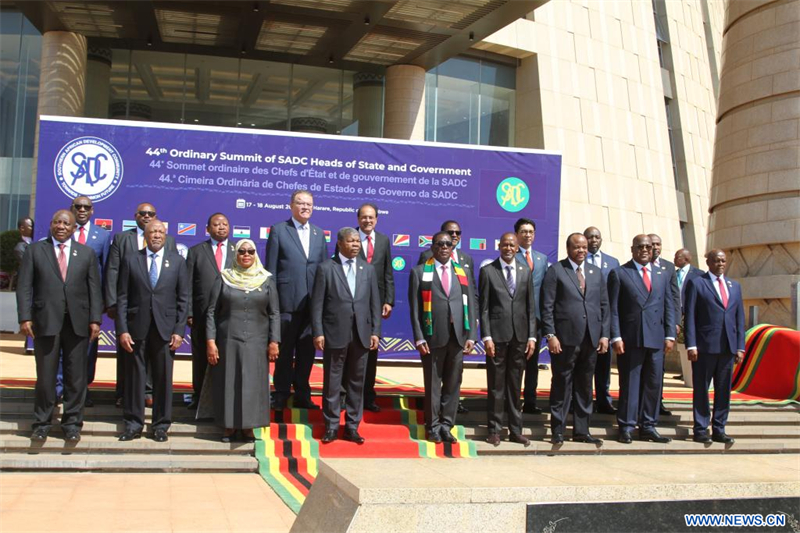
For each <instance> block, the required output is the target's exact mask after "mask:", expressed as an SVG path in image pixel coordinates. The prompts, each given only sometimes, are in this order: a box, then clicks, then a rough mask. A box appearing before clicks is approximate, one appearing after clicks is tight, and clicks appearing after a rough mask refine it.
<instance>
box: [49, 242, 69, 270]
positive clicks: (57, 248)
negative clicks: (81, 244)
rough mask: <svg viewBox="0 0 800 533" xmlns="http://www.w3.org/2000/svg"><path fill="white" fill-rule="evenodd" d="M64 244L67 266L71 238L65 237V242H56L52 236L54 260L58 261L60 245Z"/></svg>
mask: <svg viewBox="0 0 800 533" xmlns="http://www.w3.org/2000/svg"><path fill="white" fill-rule="evenodd" d="M62 244H63V245H64V256H65V257H66V258H67V266H68V267H69V256H70V255H71V254H70V253H69V252H70V249H71V245H72V239H67V240H66V242H58V241H57V240H56V238H55V237H53V248H54V249H55V251H56V262H58V256H59V254H60V253H61V248H59V246H60V245H62Z"/></svg>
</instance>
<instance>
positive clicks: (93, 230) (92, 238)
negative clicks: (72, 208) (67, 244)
mask: <svg viewBox="0 0 800 533" xmlns="http://www.w3.org/2000/svg"><path fill="white" fill-rule="evenodd" d="M78 235H79V234H78V230H77V229H76V230H75V233H74V234H73V235H72V240H73V241H75V242H78ZM86 246H88V247H89V248H91V249H92V250H94V253H95V255H97V266H99V267H100V274H101V277H102V274H103V270H104V269H105V266H106V262H107V261H108V253H109V250H110V248H111V233H109V231H108V230H107V229H105V228H101V227H100V226H98V225H97V224H91V225H90V226H89V233H88V234H87V235H86Z"/></svg>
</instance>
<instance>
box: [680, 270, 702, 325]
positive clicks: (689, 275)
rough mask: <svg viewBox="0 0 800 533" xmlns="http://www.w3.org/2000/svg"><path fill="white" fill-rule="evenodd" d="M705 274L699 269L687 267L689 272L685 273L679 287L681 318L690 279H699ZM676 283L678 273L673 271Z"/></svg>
mask: <svg viewBox="0 0 800 533" xmlns="http://www.w3.org/2000/svg"><path fill="white" fill-rule="evenodd" d="M703 274H705V272H704V271H702V270H700V269H699V268H697V267H695V266H693V265H691V266H689V272H687V273H686V277H685V278H684V280H683V284H682V285H681V286H680V293H681V316H683V313H684V310H683V306H684V302H685V301H686V286H687V284H688V282H689V280H690V279H694V278H699V277H700V276H702V275H703ZM677 282H678V271H677V270H676V271H675V283H677Z"/></svg>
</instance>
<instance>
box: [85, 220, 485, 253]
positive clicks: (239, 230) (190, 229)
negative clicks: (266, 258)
mask: <svg viewBox="0 0 800 533" xmlns="http://www.w3.org/2000/svg"><path fill="white" fill-rule="evenodd" d="M94 223H95V225H97V226H100V227H101V228H104V229H106V230H108V231H112V230H113V229H114V220H113V219H110V218H96V219H94ZM164 225H165V226H166V228H167V233H169V223H168V222H164ZM135 227H136V221H135V220H123V221H122V231H127V230H130V229H134V228H135ZM270 229H271V228H270V227H268V226H267V227H265V226H261V227H260V228H259V229H258V238H259V239H261V240H267V239H269V232H270ZM323 231H324V232H325V242H331V235H332V233H331V230H327V229H326V230H323ZM203 232H204V233H205V236H206V237H208V232H207V231H205V229H204V230H203ZM178 235H182V236H187V237H191V236H195V235H197V224H196V223H194V222H178ZM231 236H232V237H233V238H234V239H249V238H251V237H250V226H233V227H232V229H231ZM417 238H418V240H417V244H418V247H419V248H430V247H431V245H432V244H433V235H418V236H417ZM462 242H463V241H461V242H459V243H458V246H457V248H461V243H462ZM392 246H394V247H396V248H409V247H410V246H411V235H410V234H408V233H395V234H393V235H392ZM499 247H500V239H494V249H495V250H497V249H498V248H499ZM469 249H470V250H486V249H487V247H486V239H480V238H474V237H473V238H470V239H469Z"/></svg>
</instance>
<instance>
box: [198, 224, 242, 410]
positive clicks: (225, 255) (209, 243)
mask: <svg viewBox="0 0 800 533" xmlns="http://www.w3.org/2000/svg"><path fill="white" fill-rule="evenodd" d="M206 231H207V232H208V235H209V237H210V238H209V239H208V240H206V241H203V242H201V243H200V244H196V245H194V246H192V247H191V248H190V249H189V254H188V256H187V258H186V270H187V271H188V272H189V302H190V305H189V318H188V323H189V327H190V328H191V331H192V390H193V391H194V395H193V396H192V403H190V404H189V409H197V402H199V401H200V393H201V392H202V389H203V378H205V375H206V367H208V358H207V354H206V313H207V312H208V302H209V300H210V298H211V287H213V286H214V281H216V279H217V278H218V277H219V273H220V272H222V271H223V270H224V269H226V268H229V267H230V266H231V265H232V264H233V262H234V261H235V257H236V255H235V251H234V246H233V243H231V242H230V241H229V240H228V234H229V231H230V224H229V223H228V217H226V216H225V215H223V214H222V213H214V214H213V215H211V216H210V217H208V223H207V224H206ZM195 318H197V321H195Z"/></svg>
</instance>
